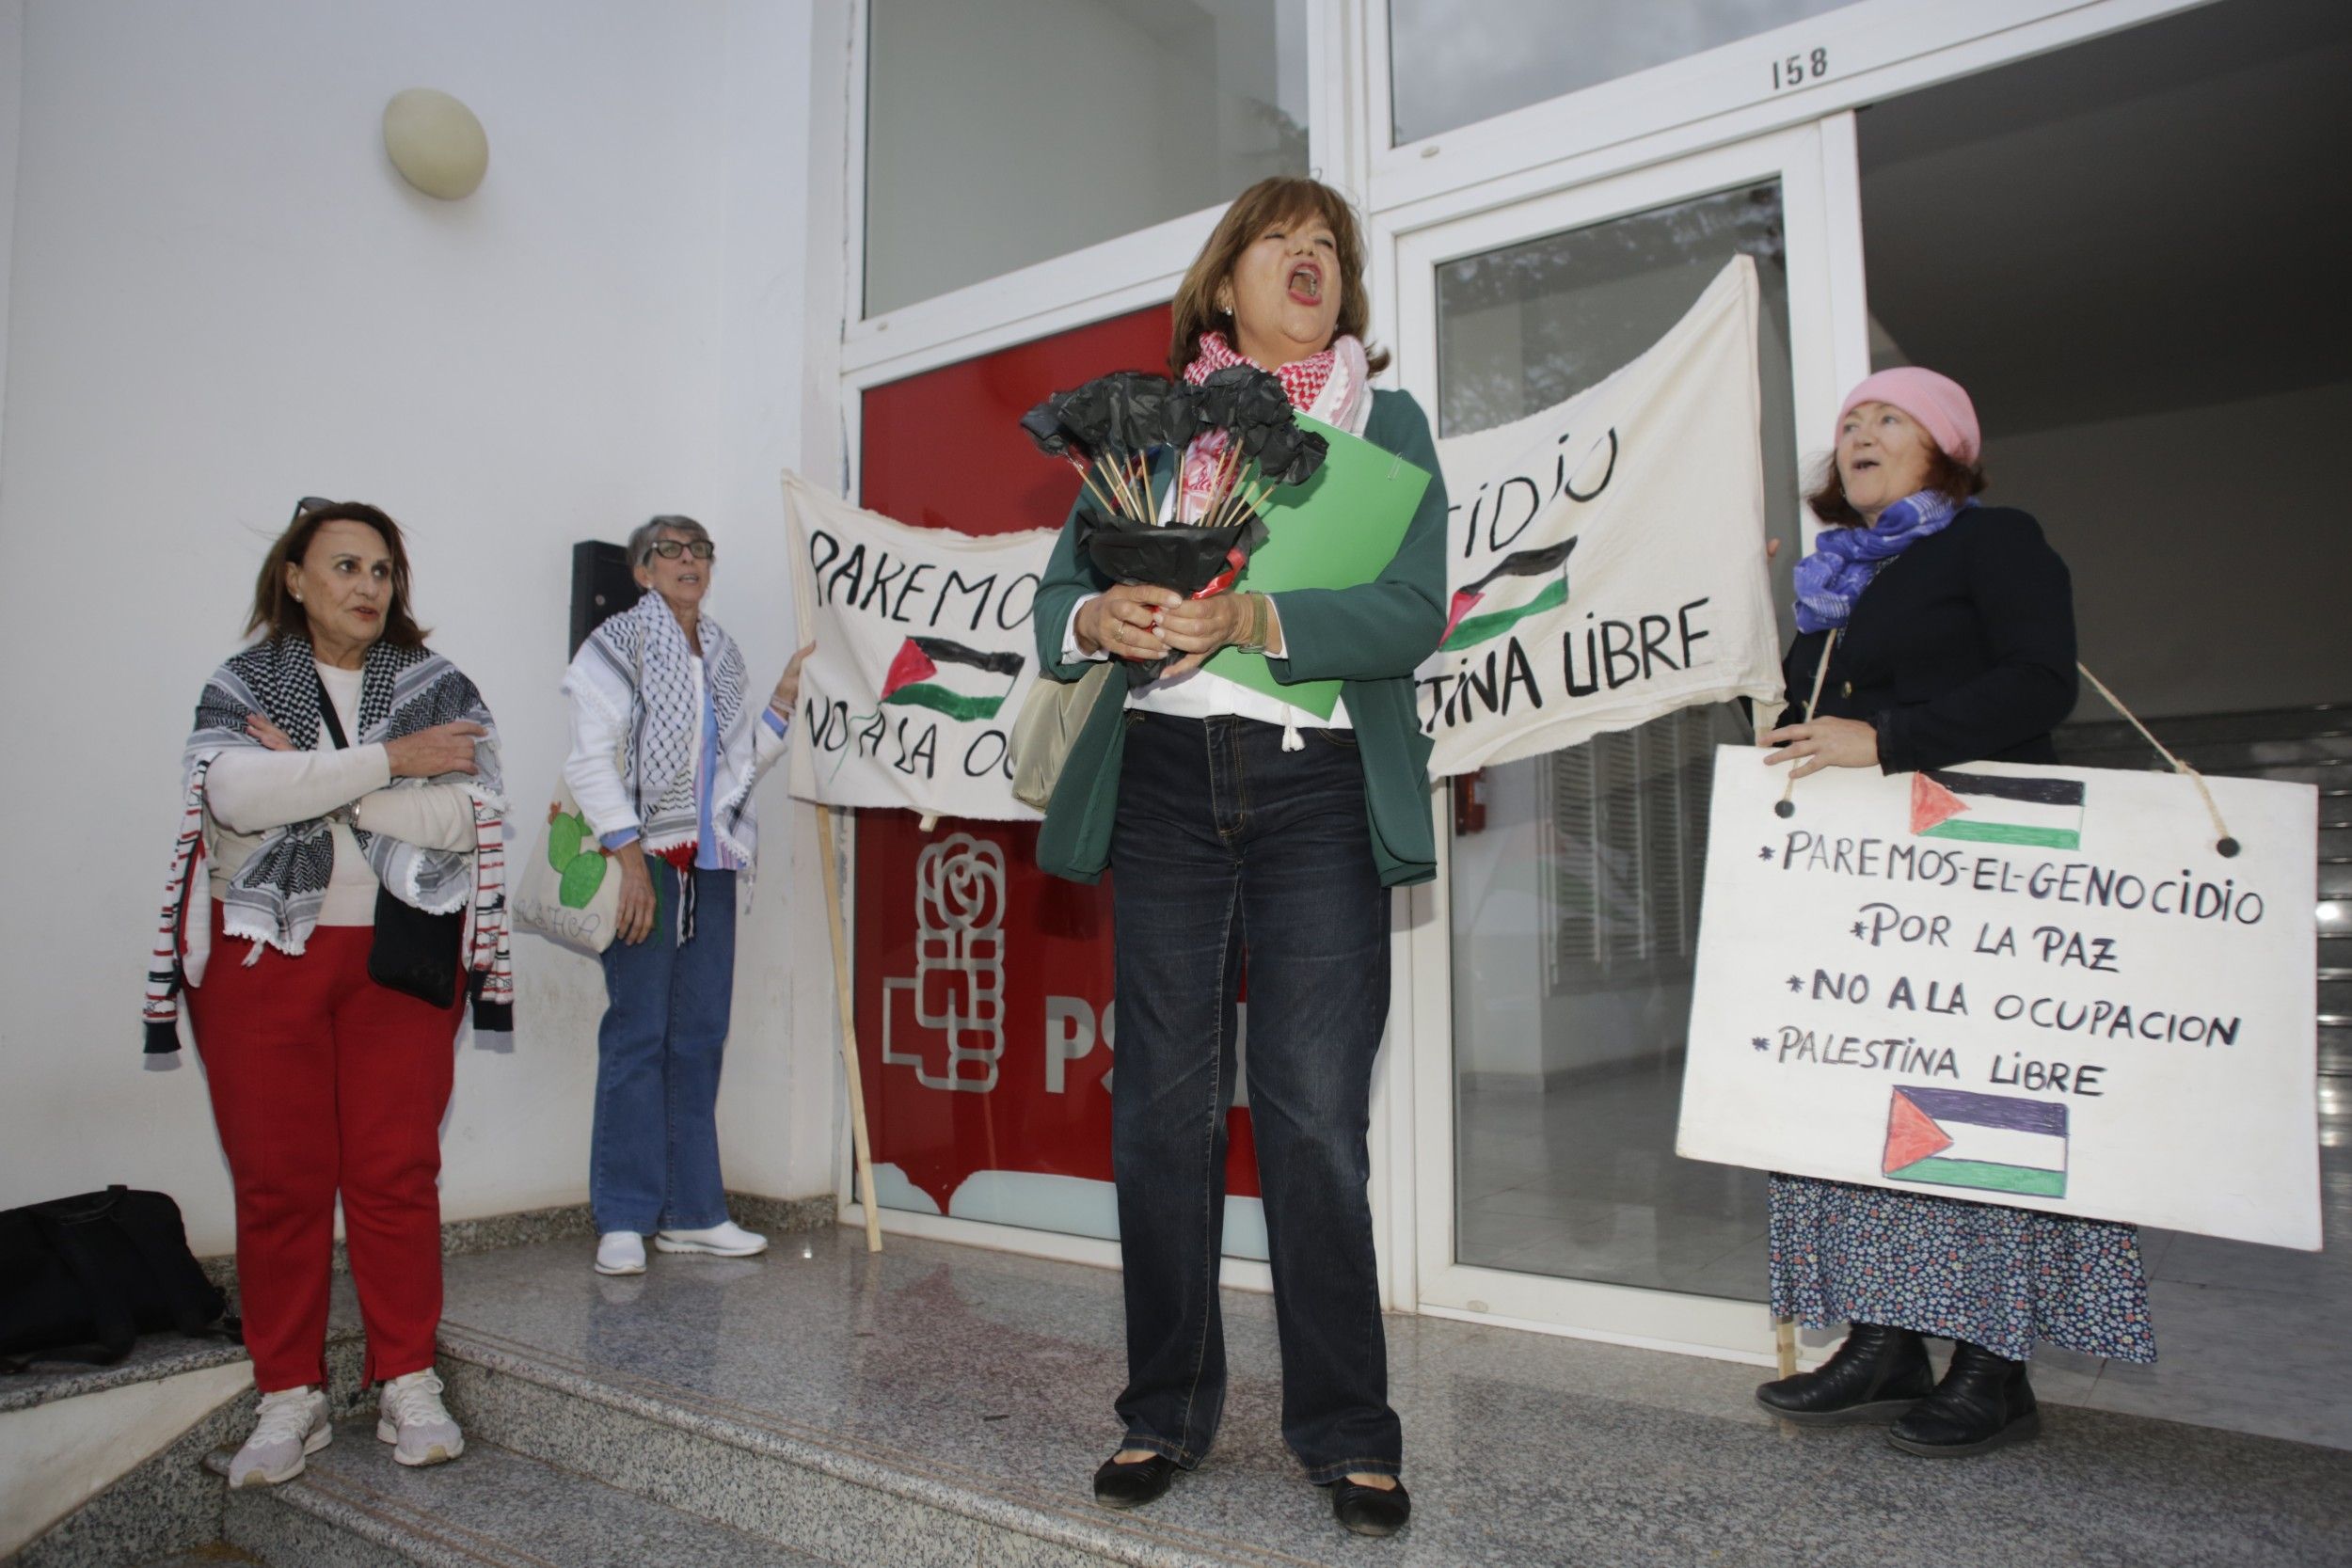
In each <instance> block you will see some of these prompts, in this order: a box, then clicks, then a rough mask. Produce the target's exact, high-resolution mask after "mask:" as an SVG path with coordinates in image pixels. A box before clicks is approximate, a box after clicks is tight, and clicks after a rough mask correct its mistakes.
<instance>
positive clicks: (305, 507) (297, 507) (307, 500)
mask: <svg viewBox="0 0 2352 1568" xmlns="http://www.w3.org/2000/svg"><path fill="white" fill-rule="evenodd" d="M334 504H335V503H334V502H333V501H331V500H328V499H326V497H325V496H305V497H303V498H302V499H300V500H298V501H296V502H294V515H293V516H292V517H290V518H288V519H287V520H286V526H287V527H288V528H292V527H294V524H296V523H298V522H300V521H302V519H303V518H305V517H307V516H309V515H310V514H311V513H313V512H316V511H317V510H318V509H319V508H320V507H323V506H332V505H334Z"/></svg>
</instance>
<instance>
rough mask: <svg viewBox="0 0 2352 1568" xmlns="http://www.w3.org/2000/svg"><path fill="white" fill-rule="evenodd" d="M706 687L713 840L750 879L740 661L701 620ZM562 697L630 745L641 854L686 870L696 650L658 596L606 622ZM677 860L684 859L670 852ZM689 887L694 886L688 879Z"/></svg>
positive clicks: (584, 650) (748, 719)
mask: <svg viewBox="0 0 2352 1568" xmlns="http://www.w3.org/2000/svg"><path fill="white" fill-rule="evenodd" d="M701 630H702V644H703V678H704V680H705V681H707V683H708V685H709V689H710V702H711V706H712V708H713V709H714V710H715V711H716V713H717V715H718V721H719V766H718V769H717V774H718V776H717V777H716V778H713V779H711V780H709V781H707V787H708V788H709V790H710V792H711V794H710V825H711V831H712V832H714V833H715V834H716V835H717V836H718V839H719V847H720V848H721V849H722V850H723V851H724V854H725V857H726V859H727V860H728V861H729V862H730V863H732V864H733V866H734V868H735V870H737V871H738V872H741V873H748V872H750V871H751V869H752V864H753V862H754V860H755V858H756V856H757V854H758V850H759V824H758V820H757V817H756V815H755V811H754V802H753V800H752V786H753V785H754V784H756V783H758V782H759V779H758V771H757V769H756V768H755V764H754V759H753V748H752V722H753V721H755V720H756V719H757V718H758V715H757V714H756V713H755V712H754V713H746V712H745V711H744V707H743V689H744V686H745V684H746V683H745V679H744V669H743V652H742V650H741V649H739V648H738V647H737V646H736V645H735V640H734V639H733V638H731V637H729V636H728V635H727V634H726V633H725V631H723V630H722V629H721V627H720V626H719V623H717V622H716V621H713V620H712V619H711V618H710V617H709V616H707V615H706V616H704V617H703V618H702V628H701ZM564 695H566V696H577V697H584V698H586V699H587V701H588V702H589V703H591V704H593V705H595V706H596V708H597V710H598V711H600V712H601V713H602V714H603V715H604V717H605V719H606V720H607V721H609V722H611V723H612V724H615V725H617V726H619V727H621V728H622V730H623V731H624V733H626V734H627V735H628V746H627V748H626V749H625V750H626V755H625V756H624V757H623V758H622V759H621V761H622V767H621V784H622V786H623V787H624V788H625V789H626V790H627V791H628V796H629V799H630V800H631V801H632V802H633V803H634V804H635V805H636V807H637V831H638V832H639V834H640V835H641V836H642V837H643V839H644V845H645V851H646V853H648V854H660V855H661V856H662V858H664V859H668V860H673V861H674V862H676V863H682V864H684V865H688V866H691V864H692V863H693V856H692V853H691V851H692V850H693V849H694V847H695V840H696V838H697V837H698V836H699V834H700V832H701V831H702V828H701V810H700V806H701V802H700V801H699V800H697V798H696V790H695V786H694V753H695V752H696V750H697V749H698V748H699V747H700V746H701V745H702V735H703V725H702V714H701V713H700V712H699V711H698V710H697V709H696V707H695V705H694V650H693V647H692V645H691V644H690V643H689V642H688V641H686V631H685V628H684V627H682V626H679V625H678V624H677V616H676V615H675V614H674V613H672V612H671V610H670V607H669V605H668V604H666V603H665V602H663V600H662V598H661V596H660V594H646V595H645V596H644V598H642V599H639V600H638V601H637V603H636V605H635V606H634V607H632V608H631V609H629V610H625V611H623V612H622V613H620V614H618V615H615V616H612V617H611V618H610V619H608V620H607V621H606V622H605V623H604V624H603V625H602V626H598V627H597V628H596V630H595V631H594V632H592V633H590V634H589V638H588V641H587V642H586V643H585V644H583V645H582V646H581V648H580V656H579V657H577V658H575V659H573V660H572V667H571V671H570V673H567V674H566V675H565V676H564ZM679 850H684V851H686V853H685V854H684V855H683V857H682V858H681V857H679V856H677V855H676V854H675V851H679ZM688 880H689V882H690V883H691V880H692V879H691V878H690V879H688Z"/></svg>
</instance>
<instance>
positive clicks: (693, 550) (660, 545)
mask: <svg viewBox="0 0 2352 1568" xmlns="http://www.w3.org/2000/svg"><path fill="white" fill-rule="evenodd" d="M645 553H646V554H647V555H658V556H660V558H661V559H662V560H664V561H675V560H676V559H677V558H678V557H679V556H681V555H691V556H692V557H693V558H694V559H695V560H697V561H708V560H709V559H710V558H711V557H713V556H715V555H717V554H718V553H719V546H716V545H713V544H712V543H711V542H710V541H709V540H707V539H696V540H694V541H693V542H691V544H690V543H689V542H687V541H686V540H683V539H663V540H660V541H659V542H657V543H655V544H651V545H647V546H645Z"/></svg>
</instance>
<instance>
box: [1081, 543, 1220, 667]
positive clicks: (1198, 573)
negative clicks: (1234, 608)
mask: <svg viewBox="0 0 2352 1568" xmlns="http://www.w3.org/2000/svg"><path fill="white" fill-rule="evenodd" d="M1264 543H1265V524H1264V522H1263V521H1262V520H1261V519H1260V518H1259V516H1258V515H1257V514H1256V513H1254V512H1251V513H1247V514H1245V515H1243V516H1242V518H1241V520H1240V521H1238V522H1233V523H1228V524H1226V525H1225V526H1223V527H1222V528H1199V527H1195V526H1193V525H1190V524H1184V523H1176V524H1170V525H1168V527H1165V528H1161V527H1155V526H1153V525H1151V524H1148V523H1136V522H1135V521H1134V520H1132V519H1130V518H1127V517H1123V516H1120V515H1117V514H1115V513H1114V514H1110V515H1105V514H1104V513H1103V512H1102V511H1101V510H1100V509H1098V508H1096V507H1094V506H1091V505H1089V506H1085V507H1082V508H1080V510H1079V513H1078V547H1079V548H1080V549H1082V550H1084V551H1085V552H1086V554H1087V559H1089V561H1091V562H1094V565H1095V568H1096V569H1097V570H1098V571H1100V572H1102V574H1103V575H1104V577H1107V578H1110V579H1111V580H1113V581H1114V582H1132V583H1149V584H1151V585H1152V586H1153V587H1155V588H1168V589H1172V590H1174V591H1175V592H1176V593H1179V594H1184V596H1185V597H1186V598H1192V597H1195V596H1197V595H1199V594H1200V592H1201V591H1202V590H1203V589H1205V588H1207V587H1208V586H1209V585H1210V584H1211V583H1213V582H1215V581H1216V579H1217V578H1218V577H1219V576H1220V575H1221V574H1223V573H1225V572H1227V571H1229V570H1236V571H1237V570H1238V568H1239V565H1240V563H1241V562H1246V561H1248V559H1249V557H1250V555H1251V554H1252V553H1253V552H1254V551H1256V549H1257V547H1258V546H1260V545H1263V544H1264ZM1180 657H1183V656H1182V655H1180V654H1170V655H1168V657H1167V658H1164V659H1159V660H1155V661H1152V662H1141V661H1136V662H1130V663H1129V664H1128V665H1127V681H1128V684H1129V685H1131V686H1143V685H1147V684H1149V683H1150V682H1152V681H1154V680H1157V679H1158V678H1159V676H1160V673H1161V672H1162V671H1163V670H1164V669H1166V668H1167V666H1168V664H1170V663H1172V662H1174V661H1175V660H1176V659H1178V658H1180Z"/></svg>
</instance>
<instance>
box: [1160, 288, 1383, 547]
mask: <svg viewBox="0 0 2352 1568" xmlns="http://www.w3.org/2000/svg"><path fill="white" fill-rule="evenodd" d="M1257 364H1258V362H1257V361H1256V360H1255V359H1251V358H1248V357H1247V356H1243V355H1240V354H1237V353H1235V352H1234V350H1233V345H1232V344H1231V343H1229V342H1227V341H1225V334H1224V333H1222V332H1216V331H1209V332H1203V333H1202V334H1200V353H1199V354H1198V355H1196V356H1194V358H1193V361H1192V363H1191V364H1189V365H1187V366H1185V367H1184V379H1185V380H1186V381H1188V382H1190V383H1191V384H1192V385H1193V386H1195V387H1198V386H1200V383H1202V382H1203V381H1206V380H1208V379H1209V377H1210V376H1212V375H1215V374H1216V372H1219V371H1222V370H1228V369H1231V368H1232V366H1235V365H1257ZM1258 368H1259V369H1260V370H1263V369H1264V368H1265V367H1264V366H1263V365H1259V366H1258ZM1274 373H1275V374H1276V375H1277V376H1278V377H1279V378H1280V379H1281V383H1282V390H1284V391H1285V392H1288V393H1289V394H1290V399H1291V406H1292V407H1293V408H1295V409H1297V410H1298V411H1299V412H1300V413H1302V414H1305V415H1306V416H1308V417H1309V418H1310V419H1316V420H1322V421H1323V422H1324V423H1325V424H1327V425H1331V426H1334V427H1336V428H1337V429H1340V430H1344V431H1346V432H1347V433H1348V434H1349V435H1350V436H1361V435H1362V434H1363V433H1364V422H1365V420H1369V419H1370V418H1371V417H1372V370H1371V366H1370V364H1369V362H1368V361H1367V359H1366V356H1365V355H1364V345H1363V344H1362V343H1361V342H1359V341H1357V340H1356V339H1355V338H1352V337H1342V338H1336V339H1334V340H1332V343H1331V346H1330V347H1329V348H1327V349H1325V350H1324V351H1323V352H1322V353H1321V354H1311V355H1309V356H1307V357H1306V358H1304V359H1295V360H1293V361H1291V363H1289V364H1287V365H1284V366H1282V367H1281V368H1280V369H1279V370H1278V371H1276V372H1274ZM1226 440H1227V437H1226V435H1225V432H1223V431H1221V430H1213V431H1211V432H1209V434H1207V435H1206V436H1201V437H1200V439H1199V440H1197V441H1195V442H1193V444H1192V445H1191V446H1190V447H1189V448H1187V449H1186V450H1185V452H1184V487H1183V499H1182V500H1181V502H1180V503H1179V507H1180V509H1179V510H1178V511H1177V513H1176V514H1175V517H1176V520H1177V521H1180V522H1186V523H1191V522H1198V521H1199V520H1200V517H1201V515H1203V514H1205V513H1206V512H1207V511H1208V509H1209V501H1210V499H1211V498H1212V497H1213V496H1214V495H1215V494H1216V489H1217V481H1218V472H1217V467H1218V465H1219V463H1220V462H1221V461H1222V460H1223V458H1224V456H1225V447H1226Z"/></svg>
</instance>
